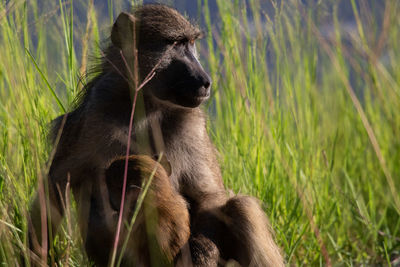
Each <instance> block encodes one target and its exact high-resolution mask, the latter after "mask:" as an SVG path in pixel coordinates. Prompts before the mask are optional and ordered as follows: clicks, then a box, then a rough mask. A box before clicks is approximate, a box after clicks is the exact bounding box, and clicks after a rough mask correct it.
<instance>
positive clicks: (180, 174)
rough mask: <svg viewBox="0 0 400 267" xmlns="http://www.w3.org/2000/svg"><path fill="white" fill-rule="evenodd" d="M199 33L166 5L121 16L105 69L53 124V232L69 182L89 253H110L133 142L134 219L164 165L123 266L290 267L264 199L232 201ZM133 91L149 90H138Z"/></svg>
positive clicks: (130, 205) (130, 189)
mask: <svg viewBox="0 0 400 267" xmlns="http://www.w3.org/2000/svg"><path fill="white" fill-rule="evenodd" d="M201 36H202V32H201V31H200V30H199V29H198V28H197V27H196V26H194V25H193V24H191V23H190V22H189V21H188V20H187V19H185V18H184V17H183V16H182V15H180V14H179V13H178V12H177V11H176V10H174V9H172V8H170V7H167V6H164V5H143V6H141V7H137V8H135V9H134V11H133V12H132V13H121V14H120V15H119V16H118V18H117V20H116V22H115V24H114V25H113V28H112V31H111V44H110V45H109V47H108V48H107V49H106V51H105V53H104V55H103V59H102V63H101V66H100V68H99V74H98V75H97V76H96V77H95V78H94V79H93V80H92V81H90V82H89V83H88V84H87V85H86V86H85V88H84V89H83V94H82V95H81V96H80V100H79V102H78V103H77V105H76V107H75V108H74V109H73V110H72V111H71V112H69V113H67V114H66V115H64V116H60V117H59V118H57V119H56V120H55V121H54V123H53V127H52V136H53V140H56V141H55V144H56V150H55V155H54V157H53V159H52V163H51V167H50V170H49V175H48V180H47V182H48V194H49V197H48V199H49V206H50V209H49V212H48V213H49V214H50V216H51V227H49V229H51V230H52V232H53V233H55V232H56V231H57V228H58V225H59V223H60V221H61V219H62V217H63V214H64V207H63V204H62V203H64V202H65V199H63V198H64V196H65V191H66V190H67V187H68V186H67V185H70V187H71V189H72V192H73V194H74V197H75V200H76V202H77V204H78V205H77V206H78V214H79V216H78V217H79V224H80V228H81V234H82V237H83V240H84V241H85V246H86V250H87V253H88V255H89V257H90V258H91V259H93V260H94V261H95V263H96V264H97V265H98V266H104V265H107V264H108V263H109V261H110V251H111V250H112V246H113V241H114V236H115V228H116V225H117V221H118V218H117V217H118V214H119V211H120V202H121V192H122V183H123V177H124V171H125V170H124V167H125V158H126V156H125V155H126V151H127V146H128V141H129V142H130V143H131V145H130V146H129V159H128V160H129V161H128V175H127V190H126V199H125V208H124V219H125V221H129V218H130V217H131V216H132V214H133V211H134V209H135V204H136V203H137V199H138V196H139V194H140V192H141V191H142V185H143V182H146V181H147V180H148V179H149V177H150V176H151V173H152V171H153V169H156V171H155V175H154V178H153V181H152V183H151V185H150V189H149V191H148V192H147V194H146V197H145V201H144V207H143V209H142V210H141V211H140V213H139V215H138V217H137V219H136V221H135V224H134V227H133V230H132V233H131V235H129V236H128V237H124V233H126V232H124V231H126V228H123V230H122V234H121V236H123V237H124V238H129V242H128V248H127V250H126V251H125V254H124V258H123V262H122V264H123V265H126V266H132V265H134V266H135V265H136V266H149V265H157V264H160V266H162V265H164V264H173V265H177V266H178V265H179V266H188V265H189V266H190V265H193V266H219V265H224V264H225V263H226V262H227V261H229V260H234V261H236V262H237V263H238V264H240V265H242V266H282V265H283V259H282V256H281V254H280V251H279V249H278V247H277V246H276V245H275V243H274V241H273V237H272V235H271V231H270V229H269V226H268V221H267V218H266V217H265V214H264V212H263V210H262V209H261V208H260V206H259V204H258V202H257V200H255V199H254V198H251V197H248V196H233V197H229V196H228V194H227V192H226V189H225V187H224V184H223V181H222V177H221V173H220V168H219V165H218V162H217V159H216V153H215V148H214V147H213V145H212V143H211V141H210V139H209V136H208V134H207V131H206V117H205V114H204V112H203V111H202V110H201V108H200V107H199V106H200V104H201V103H203V102H204V101H205V100H207V99H208V98H209V96H210V85H211V79H210V77H209V75H208V74H207V73H206V72H205V71H204V69H203V67H202V66H201V64H200V63H199V61H198V56H197V52H196V48H195V44H194V42H195V40H196V39H198V38H200V37H201ZM140 85H141V86H142V87H139V86H140ZM135 88H140V91H138V94H137V95H136V96H135ZM136 97H137V98H136ZM135 100H136V101H135ZM133 104H136V105H137V106H136V109H135V115H134V119H133V129H132V134H131V136H129V137H128V135H129V123H130V116H131V109H132V105H133ZM161 154H162V155H163V157H161ZM159 157H161V161H160V163H157V159H158V158H159ZM156 167H157V168H156ZM68 181H70V182H68ZM39 203H40V201H39V197H37V199H36V200H35V202H34V204H33V207H32V212H31V216H30V217H31V220H32V223H31V225H30V240H32V239H35V240H33V241H30V243H31V244H36V245H32V249H33V251H34V252H36V253H39V252H40V244H41V236H42V235H41V218H40V216H39V214H40V212H39V211H40V208H43V207H40V204H39ZM124 238H122V239H124ZM121 242H122V241H121ZM121 242H120V243H121ZM120 243H119V244H120ZM119 248H120V247H119ZM154 253H155V254H156V255H157V257H159V258H160V261H157V260H155V258H156V257H155V256H154ZM158 262H162V263H158Z"/></svg>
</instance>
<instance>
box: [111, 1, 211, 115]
mask: <svg viewBox="0 0 400 267" xmlns="http://www.w3.org/2000/svg"><path fill="white" fill-rule="evenodd" d="M200 35H201V31H200V30H199V29H197V28H196V27H195V26H193V25H192V24H191V23H190V22H189V21H187V20H186V19H185V18H184V17H183V16H182V15H181V14H179V13H178V12H177V11H176V10H174V9H171V8H168V7H165V6H160V5H145V6H143V7H142V8H141V9H140V10H139V11H136V12H134V14H129V13H121V14H120V15H119V16H118V18H117V21H116V22H115V24H114V26H113V29H112V33H111V40H112V42H113V44H114V45H115V46H116V47H118V48H120V49H121V50H122V51H123V54H124V55H125V57H126V58H127V59H128V60H133V59H134V58H136V55H135V53H132V52H133V51H137V59H138V63H139V74H140V77H141V78H142V80H143V79H144V78H145V77H147V75H148V74H149V73H150V72H151V70H152V69H153V68H154V67H155V66H158V67H157V69H156V74H155V75H154V77H153V78H152V79H151V80H150V82H149V83H148V84H147V85H146V86H145V87H144V88H143V90H144V92H145V93H147V94H151V95H153V96H154V97H156V98H157V99H159V100H161V101H164V102H165V103H168V104H171V105H173V106H175V107H176V106H180V107H188V108H194V107H197V106H199V105H200V104H201V103H202V102H203V101H204V100H206V99H207V98H208V97H209V96H210V85H211V79H210V76H209V75H208V74H207V73H206V72H205V71H204V69H203V67H202V66H201V64H200V62H199V60H198V58H197V52H196V47H195V40H196V39H197V38H198V37H199V36H200ZM134 42H137V50H136V49H135V48H134V46H135V45H134Z"/></svg>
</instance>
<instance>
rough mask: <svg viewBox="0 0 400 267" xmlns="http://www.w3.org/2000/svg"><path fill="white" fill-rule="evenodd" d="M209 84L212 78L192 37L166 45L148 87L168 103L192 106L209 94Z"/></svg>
mask: <svg viewBox="0 0 400 267" xmlns="http://www.w3.org/2000/svg"><path fill="white" fill-rule="evenodd" d="M210 85H211V78H210V76H209V75H208V74H207V73H206V72H205V71H204V69H203V67H202V66H201V64H200V62H199V60H198V58H197V52H196V47H195V43H194V40H184V41H181V42H177V43H175V44H173V45H171V46H169V49H168V52H167V54H165V56H164V59H163V62H162V64H161V67H160V68H159V69H158V70H157V71H156V75H155V76H154V78H153V79H152V80H151V81H150V82H149V85H148V88H147V90H151V93H152V94H153V95H154V96H155V97H156V98H158V99H160V100H163V101H167V102H168V103H170V104H174V105H177V106H181V107H189V108H194V107H197V106H199V105H200V104H201V103H202V102H203V101H205V100H206V99H208V98H209V96H210Z"/></svg>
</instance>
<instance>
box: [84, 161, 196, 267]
mask: <svg viewBox="0 0 400 267" xmlns="http://www.w3.org/2000/svg"><path fill="white" fill-rule="evenodd" d="M124 166H125V158H123V157H122V158H120V159H117V160H115V161H114V162H113V163H112V164H111V166H110V167H109V168H108V169H107V170H106V173H105V176H106V177H105V180H106V181H105V186H106V189H107V194H108V201H109V203H110V207H111V211H106V210H107V206H106V205H103V204H101V201H100V199H99V196H100V195H101V196H104V194H103V193H101V194H96V193H94V195H96V198H95V199H94V201H92V207H91V211H90V214H91V215H90V222H89V226H88V235H87V236H88V239H87V241H86V242H87V248H89V249H88V254H90V256H91V257H92V258H93V259H95V260H96V263H98V264H99V265H101V264H103V265H106V264H107V263H108V258H109V252H108V253H104V252H101V253H100V254H101V255H97V252H96V250H97V249H96V247H98V246H99V243H102V244H104V243H103V242H105V243H107V244H108V245H106V246H104V247H106V248H107V249H108V250H111V249H112V243H113V241H114V236H115V230H116V227H117V222H118V210H119V209H120V202H121V192H122V184H123V177H124ZM156 167H157V171H156V172H155V175H154V177H153V180H152V183H151V185H150V187H149V190H148V192H147V194H146V196H145V199H144V203H143V206H142V208H141V210H140V212H139V214H138V217H137V218H136V220H135V223H134V225H133V228H132V232H131V234H130V236H129V237H127V236H126V235H127V234H128V233H127V228H126V227H124V226H126V225H127V224H129V222H130V221H131V218H132V215H133V213H134V210H135V207H136V202H137V199H138V197H139V195H140V193H141V191H142V186H143V184H146V182H147V181H148V179H149V178H150V176H151V173H152V172H153V170H155V168H156ZM143 181H144V183H143ZM93 202H95V203H93ZM110 213H111V214H110ZM123 218H124V221H123V225H122V226H123V229H122V231H121V234H120V242H119V245H121V244H122V243H123V242H124V240H125V239H126V238H129V242H128V247H127V249H126V251H125V254H124V258H123V263H122V265H126V266H132V265H140V266H142V265H143V266H150V265H151V266H166V265H165V264H172V262H173V259H174V258H175V256H176V255H177V254H178V252H179V250H180V249H181V248H182V247H183V245H184V244H185V243H186V242H187V240H188V238H189V235H190V229H189V215H188V210H187V206H186V202H185V201H184V199H183V198H182V197H181V196H180V195H179V194H178V193H177V192H176V191H175V189H174V188H173V187H172V185H171V183H170V181H169V177H168V176H167V174H166V172H165V170H164V169H163V167H162V166H161V165H159V164H158V163H157V162H156V161H154V160H153V159H151V158H150V157H148V156H130V158H129V164H128V177H127V191H126V198H125V204H124V216H123ZM106 221H107V222H106ZM99 238H100V239H101V240H102V242H99ZM101 251H103V250H101ZM104 254H105V255H106V256H105V257H104ZM117 255H119V254H117ZM104 262H105V263H104Z"/></svg>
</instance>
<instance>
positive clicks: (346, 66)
mask: <svg viewBox="0 0 400 267" xmlns="http://www.w3.org/2000/svg"><path fill="white" fill-rule="evenodd" d="M349 1H350V2H351V4H352V5H350V6H352V7H353V12H355V18H356V25H355V27H354V29H352V32H351V34H348V33H346V32H345V31H344V28H343V21H341V20H340V19H339V17H340V16H339V15H340V14H337V12H338V10H337V8H335V4H329V2H330V1H320V2H318V3H317V4H314V5H311V6H308V7H306V6H304V5H301V4H300V3H298V2H297V1H283V2H279V4H277V3H275V1H272V3H275V5H272V6H273V7H272V8H273V12H267V11H265V10H262V8H261V4H262V3H263V2H264V1H260V2H259V1H246V2H249V3H251V4H248V8H247V11H246V9H245V8H243V7H244V5H245V4H244V1H225V0H218V1H217V2H218V8H219V16H220V23H218V24H216V23H215V19H214V18H210V16H211V15H210V14H214V13H212V12H210V11H209V10H208V9H207V1H206V0H205V1H202V6H203V12H202V14H203V19H204V21H205V24H206V26H205V31H206V32H207V34H206V38H205V39H204V40H203V42H202V43H201V47H200V48H199V51H200V54H201V57H202V61H203V63H204V65H205V66H206V67H207V69H208V70H209V71H210V73H211V76H212V79H213V90H214V95H213V100H212V101H210V103H209V104H208V110H209V114H210V120H209V133H210V135H211V137H212V139H213V141H214V143H215V145H216V147H217V149H218V151H219V160H220V163H221V168H222V172H223V175H224V180H225V183H226V186H227V187H228V188H231V189H233V190H234V191H235V192H237V193H243V194H251V195H254V196H257V197H258V198H259V199H261V201H262V204H263V207H264V208H265V211H266V213H267V215H268V217H269V218H270V221H271V224H272V226H273V228H274V229H275V234H276V240H277V242H278V243H279V245H280V246H281V247H282V248H283V251H284V253H285V256H286V260H287V262H288V264H291V265H305V266H309V265H313V266H314V265H322V266H325V265H327V263H328V262H331V263H332V264H333V265H339V266H342V265H349V266H350V265H360V264H365V265H372V264H379V265H390V262H391V261H393V260H394V259H396V258H397V259H398V258H399V257H400V254H399V251H400V206H399V205H400V203H399V202H398V199H399V195H400V138H399V136H400V114H399V110H400V50H399V49H398V47H399V46H400V17H399V16H397V14H398V13H399V12H400V4H398V3H397V1H396V0H386V1H382V3H381V5H382V7H383V9H384V15H383V16H378V15H376V13H377V12H371V10H368V9H366V8H358V6H359V5H356V3H355V2H354V1H351V0H349ZM39 2H40V1H29V2H28V3H26V2H24V1H10V2H9V3H8V4H7V5H5V4H4V3H1V4H0V162H1V164H0V192H1V193H0V262H1V263H2V264H3V265H6V266H15V265H16V264H17V263H19V262H20V259H21V258H20V254H21V251H22V252H23V251H24V250H25V249H26V232H27V230H26V215H27V209H28V207H29V203H30V200H31V199H32V197H33V195H34V193H35V191H36V184H37V181H38V179H39V177H40V176H41V175H43V172H44V169H45V166H46V160H47V158H48V155H49V153H50V150H51V147H50V146H49V145H48V142H47V139H46V135H47V131H48V123H49V122H50V121H51V120H52V119H53V118H55V117H56V116H57V115H60V114H62V112H63V110H62V107H64V108H66V109H68V108H69V107H70V105H71V103H72V101H73V99H74V98H75V96H76V94H77V93H78V92H79V90H80V88H81V85H80V84H79V75H80V73H82V72H84V71H85V70H86V69H89V68H90V64H91V63H90V62H91V60H90V57H89V60H88V63H87V65H86V63H84V66H83V67H82V65H81V63H82V58H81V57H80V56H81V55H82V54H83V55H89V56H90V55H93V56H99V55H100V51H99V46H98V45H99V44H101V39H102V38H101V36H102V35H106V34H107V32H108V31H109V29H110V24H109V23H110V18H106V19H104V18H101V17H99V16H98V15H97V13H96V5H95V6H94V7H95V8H93V9H91V8H89V4H87V3H86V1H82V2H79V1H74V4H75V5H77V6H79V10H80V13H82V14H84V16H83V17H84V19H83V20H82V18H81V17H82V16H79V17H78V16H77V14H76V12H78V11H77V10H76V9H74V10H71V5H70V3H71V2H64V1H46V2H48V3H47V4H46V7H43V4H40V5H39ZM108 2H113V1H108ZM321 2H323V3H321ZM89 3H90V1H89ZM60 4H62V5H61V8H60ZM328 6H329V7H330V8H327V7H328ZM120 7H121V3H120V2H118V1H115V2H113V8H114V12H111V11H110V12H108V14H114V15H115V14H118V12H119V11H120ZM361 7H362V6H361ZM82 10H83V12H82ZM257 11H261V12H257ZM324 14H325V16H326V17H327V18H328V22H329V25H331V26H332V27H331V28H329V30H327V29H325V30H323V29H322V26H321V25H322V24H321V23H320V21H321V17H323V16H324ZM250 16H252V17H253V20H249V19H248V18H249V17H250ZM86 18H89V20H90V25H89V26H88V25H87V21H85V19H86ZM378 25H379V27H378ZM86 49H87V51H86ZM77 51H79V53H78V52H77ZM85 51H86V52H85ZM77 55H79V56H77ZM84 58H85V56H84ZM83 61H84V60H83ZM352 92H353V93H354V94H352ZM57 99H59V100H57ZM72 217H73V216H72ZM71 220H72V221H73V220H74V218H72V219H71ZM72 228H73V229H72V230H71V229H69V227H68V225H67V224H65V225H64V227H63V229H62V231H63V232H65V235H64V236H63V237H60V238H58V239H56V240H55V242H54V247H55V251H56V257H54V258H55V259H56V260H57V261H58V262H59V263H63V264H65V263H66V262H68V264H69V265H73V266H82V265H87V264H88V263H87V259H86V258H85V256H84V253H83V252H82V251H83V248H82V244H81V241H80V237H79V234H78V233H79V231H78V229H77V227H76V224H74V225H73V226H72ZM53 254H54V253H53Z"/></svg>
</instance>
